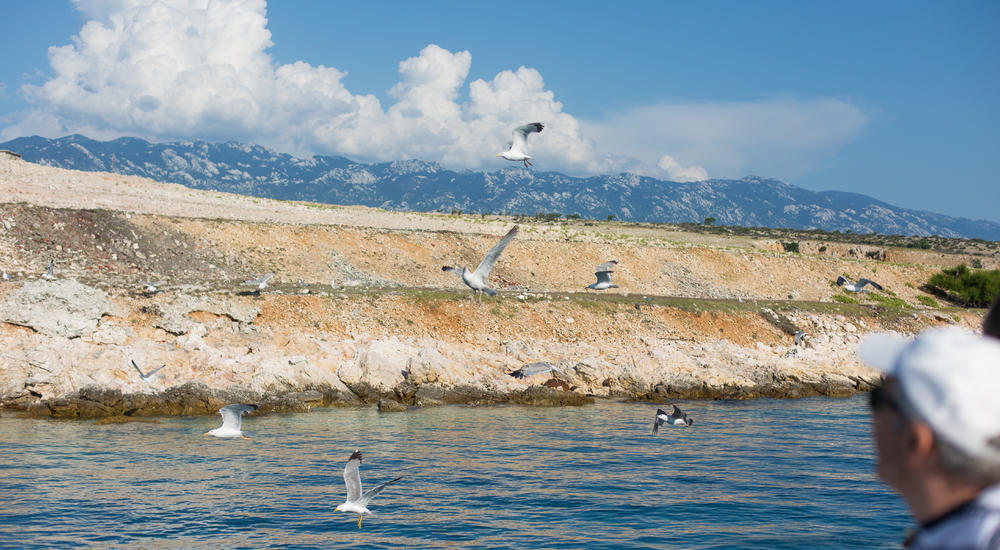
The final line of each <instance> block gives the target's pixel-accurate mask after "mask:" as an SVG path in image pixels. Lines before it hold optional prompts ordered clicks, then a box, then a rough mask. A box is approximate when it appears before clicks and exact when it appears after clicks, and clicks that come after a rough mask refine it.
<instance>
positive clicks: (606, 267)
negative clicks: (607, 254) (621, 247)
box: [594, 260, 618, 273]
mask: <svg viewBox="0 0 1000 550" xmlns="http://www.w3.org/2000/svg"><path fill="white" fill-rule="evenodd" d="M617 266H618V260H611V261H610V262H604V263H603V264H601V265H599V266H597V267H596V268H594V273H600V272H602V271H614V270H615V267H617Z"/></svg>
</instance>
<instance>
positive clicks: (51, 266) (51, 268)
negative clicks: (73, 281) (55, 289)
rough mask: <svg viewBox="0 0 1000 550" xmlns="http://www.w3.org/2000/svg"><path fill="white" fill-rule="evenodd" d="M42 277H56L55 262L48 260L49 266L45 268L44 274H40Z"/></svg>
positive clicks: (50, 278)
mask: <svg viewBox="0 0 1000 550" xmlns="http://www.w3.org/2000/svg"><path fill="white" fill-rule="evenodd" d="M42 277H45V278H46V279H48V280H50V281H51V280H52V279H55V278H56V264H55V262H53V261H52V260H49V268H48V269H46V270H45V274H44V275H42Z"/></svg>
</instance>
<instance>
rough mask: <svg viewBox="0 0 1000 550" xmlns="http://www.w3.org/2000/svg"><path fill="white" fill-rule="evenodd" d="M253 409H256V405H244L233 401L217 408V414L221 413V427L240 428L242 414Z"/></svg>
mask: <svg viewBox="0 0 1000 550" xmlns="http://www.w3.org/2000/svg"><path fill="white" fill-rule="evenodd" d="M255 410H257V405H244V404H242V403H234V404H232V405H226V406H225V407H222V408H221V409H219V414H221V415H222V427H223V428H233V429H236V430H239V429H241V426H243V415H244V414H246V413H248V412H251V411H255Z"/></svg>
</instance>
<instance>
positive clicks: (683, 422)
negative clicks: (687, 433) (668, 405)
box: [653, 405, 694, 434]
mask: <svg viewBox="0 0 1000 550" xmlns="http://www.w3.org/2000/svg"><path fill="white" fill-rule="evenodd" d="M664 424H666V425H668V426H685V427H686V426H690V425H691V424H694V420H691V419H690V418H688V415H687V413H686V412H684V411H682V410H681V409H680V408H679V407H678V406H677V405H674V410H673V412H671V413H670V414H667V412H666V411H664V410H663V409H656V417H655V418H654V419H653V433H654V434H656V433H658V432H659V431H660V426H663V425H664Z"/></svg>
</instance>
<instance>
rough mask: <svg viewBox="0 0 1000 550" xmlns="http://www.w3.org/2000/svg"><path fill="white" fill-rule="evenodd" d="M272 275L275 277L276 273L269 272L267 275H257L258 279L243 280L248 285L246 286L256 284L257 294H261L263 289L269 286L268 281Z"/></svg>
mask: <svg viewBox="0 0 1000 550" xmlns="http://www.w3.org/2000/svg"><path fill="white" fill-rule="evenodd" d="M271 277H274V273H268V274H267V275H261V276H260V277H257V278H256V279H248V280H246V281H243V284H244V285H246V286H255V287H257V294H260V291H261V290H264V289H265V288H267V283H268V281H270V280H271Z"/></svg>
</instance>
